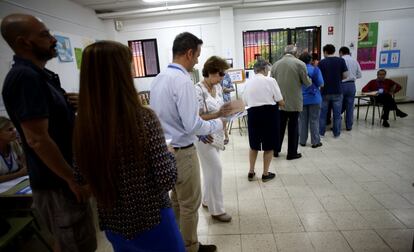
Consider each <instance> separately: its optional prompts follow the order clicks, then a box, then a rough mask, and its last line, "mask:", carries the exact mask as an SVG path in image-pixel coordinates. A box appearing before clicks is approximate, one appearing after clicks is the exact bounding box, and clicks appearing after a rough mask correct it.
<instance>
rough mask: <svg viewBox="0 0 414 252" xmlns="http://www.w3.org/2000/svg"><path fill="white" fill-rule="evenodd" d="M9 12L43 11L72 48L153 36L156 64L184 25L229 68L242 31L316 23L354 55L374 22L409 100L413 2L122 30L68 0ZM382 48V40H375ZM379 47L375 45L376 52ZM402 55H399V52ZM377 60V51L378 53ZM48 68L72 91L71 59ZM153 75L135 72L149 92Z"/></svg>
mask: <svg viewBox="0 0 414 252" xmlns="http://www.w3.org/2000/svg"><path fill="white" fill-rule="evenodd" d="M12 12H25V13H30V14H34V15H37V16H39V17H41V18H42V19H43V20H44V21H45V23H46V24H47V25H48V26H49V28H50V29H51V30H52V31H53V32H55V33H56V34H61V35H66V36H69V37H70V38H71V42H72V47H83V46H84V44H86V41H88V40H95V39H103V38H109V39H114V40H117V41H119V42H121V43H124V44H127V43H128V40H136V39H149V38H156V39H157V44H158V54H159V61H160V62H159V63H160V68H161V70H162V69H164V68H165V67H166V66H167V65H168V63H170V62H171V60H172V52H171V48H172V42H173V40H174V37H175V36H176V35H177V34H178V33H180V32H183V31H189V32H192V33H193V34H195V35H196V36H198V37H200V38H201V39H203V41H204V45H203V48H202V53H201V57H200V58H199V64H198V65H197V66H196V68H198V69H201V68H202V65H203V63H204V61H205V60H206V59H207V58H208V57H209V56H211V55H219V56H222V57H225V58H234V67H235V68H236V67H237V68H242V67H243V50H242V48H243V46H242V32H243V31H247V30H257V29H275V28H293V27H303V26H322V43H321V44H322V46H323V45H325V44H327V43H332V44H334V45H335V46H336V47H337V48H339V47H340V46H342V45H346V46H349V45H350V43H353V44H354V45H355V47H354V48H351V52H352V53H353V56H354V57H356V45H357V36H358V23H360V22H375V21H377V22H379V37H378V43H379V44H380V43H381V41H382V39H387V38H389V37H391V38H398V41H399V44H400V45H401V46H403V47H404V48H401V50H402V51H401V55H402V56H401V57H402V61H401V63H402V65H404V66H403V67H400V68H398V69H389V70H388V72H389V75H390V76H392V75H402V74H406V75H408V81H409V83H408V88H407V94H408V95H409V96H410V97H411V98H412V99H414V71H413V70H414V62H413V61H414V57H407V55H408V54H407V53H405V52H408V51H409V52H411V53H413V52H414V51H413V50H408V49H410V48H408V49H406V48H405V47H407V46H409V45H410V44H411V43H412V41H414V33H412V32H410V30H411V29H410V28H411V27H410V26H411V24H413V23H414V2H413V1H412V0H394V1H392V2H390V1H388V0H343V1H337V2H324V3H308V4H300V5H284V6H273V7H260V8H248V9H247V8H246V9H232V8H222V9H220V10H219V9H218V10H216V11H211V10H210V11H205V12H196V13H187V14H179V15H163V16H155V17H147V18H136V19H131V20H124V21H123V24H124V26H123V30H122V31H119V32H118V31H115V29H114V23H113V20H106V21H101V20H99V19H98V18H96V15H95V13H94V12H93V11H92V10H89V9H86V8H83V7H80V6H79V5H77V4H75V3H73V2H70V1H69V0H59V1H48V0H36V1H32V0H14V1H10V0H3V1H1V2H0V16H1V17H3V16H5V15H6V14H9V13H12ZM328 26H333V27H334V34H333V35H328V33H327V27H328ZM379 47H380V45H379ZM0 49H1V52H2V53H1V54H0V79H1V81H2V80H3V78H4V76H5V74H6V73H7V71H8V69H9V66H10V59H11V55H12V53H11V51H10V49H9V48H8V46H6V45H5V42H4V41H3V40H2V39H1V40H0ZM379 51H380V50H378V53H379ZM404 57H405V58H404ZM377 58H378V57H377ZM48 67H49V68H51V69H52V70H54V71H57V72H58V73H59V74H60V76H61V79H62V83H63V86H64V87H65V88H67V89H68V90H76V89H77V83H78V71H77V69H76V63H75V62H72V63H59V62H58V61H57V60H52V61H51V62H50V63H49V64H48ZM375 73H376V71H375V70H372V71H363V78H362V79H360V80H358V81H357V86H358V88H361V87H362V85H363V84H365V83H366V82H367V81H368V80H370V79H372V78H375ZM152 79H153V78H136V79H135V84H136V87H137V89H138V90H148V89H149V88H150V83H151V81H152Z"/></svg>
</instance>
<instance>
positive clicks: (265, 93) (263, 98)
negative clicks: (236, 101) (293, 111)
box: [243, 74, 283, 107]
mask: <svg viewBox="0 0 414 252" xmlns="http://www.w3.org/2000/svg"><path fill="white" fill-rule="evenodd" d="M281 100H283V96H282V93H281V92H280V88H279V85H278V84H277V81H276V80H275V79H274V78H272V77H268V76H264V75H263V74H256V75H255V76H254V77H253V78H252V79H249V80H247V82H246V87H245V89H244V93H243V101H244V103H245V104H246V106H248V107H259V106H263V105H275V104H276V102H278V101H281Z"/></svg>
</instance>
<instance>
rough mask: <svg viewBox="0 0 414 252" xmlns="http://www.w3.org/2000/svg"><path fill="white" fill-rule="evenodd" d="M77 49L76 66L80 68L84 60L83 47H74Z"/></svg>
mask: <svg viewBox="0 0 414 252" xmlns="http://www.w3.org/2000/svg"><path fill="white" fill-rule="evenodd" d="M73 49H74V50H75V58H76V66H77V67H78V69H80V65H81V62H82V49H81V48H76V47H75V48H73Z"/></svg>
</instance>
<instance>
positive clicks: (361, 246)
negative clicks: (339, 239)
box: [342, 230, 392, 252]
mask: <svg viewBox="0 0 414 252" xmlns="http://www.w3.org/2000/svg"><path fill="white" fill-rule="evenodd" d="M342 233H343V235H344V236H345V238H346V240H347V241H348V242H349V244H350V245H351V247H352V249H353V250H354V251H367V252H368V251H372V252H382V251H384V252H385V251H392V250H391V249H390V247H388V246H387V245H386V244H385V243H384V242H383V241H382V239H381V238H380V237H379V236H378V234H377V233H376V232H375V231H373V230H354V231H342Z"/></svg>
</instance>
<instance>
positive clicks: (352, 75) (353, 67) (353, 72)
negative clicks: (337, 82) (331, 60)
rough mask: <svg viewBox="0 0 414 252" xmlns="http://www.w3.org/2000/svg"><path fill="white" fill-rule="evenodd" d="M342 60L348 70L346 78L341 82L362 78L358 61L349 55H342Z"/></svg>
mask: <svg viewBox="0 0 414 252" xmlns="http://www.w3.org/2000/svg"><path fill="white" fill-rule="evenodd" d="M342 58H343V59H344V60H345V64H346V67H347V68H348V77H347V78H346V79H344V80H342V82H348V81H355V80H356V79H359V78H361V77H362V75H361V67H360V66H359V63H358V61H356V60H355V59H354V58H352V57H351V56H350V55H343V56H342Z"/></svg>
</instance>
